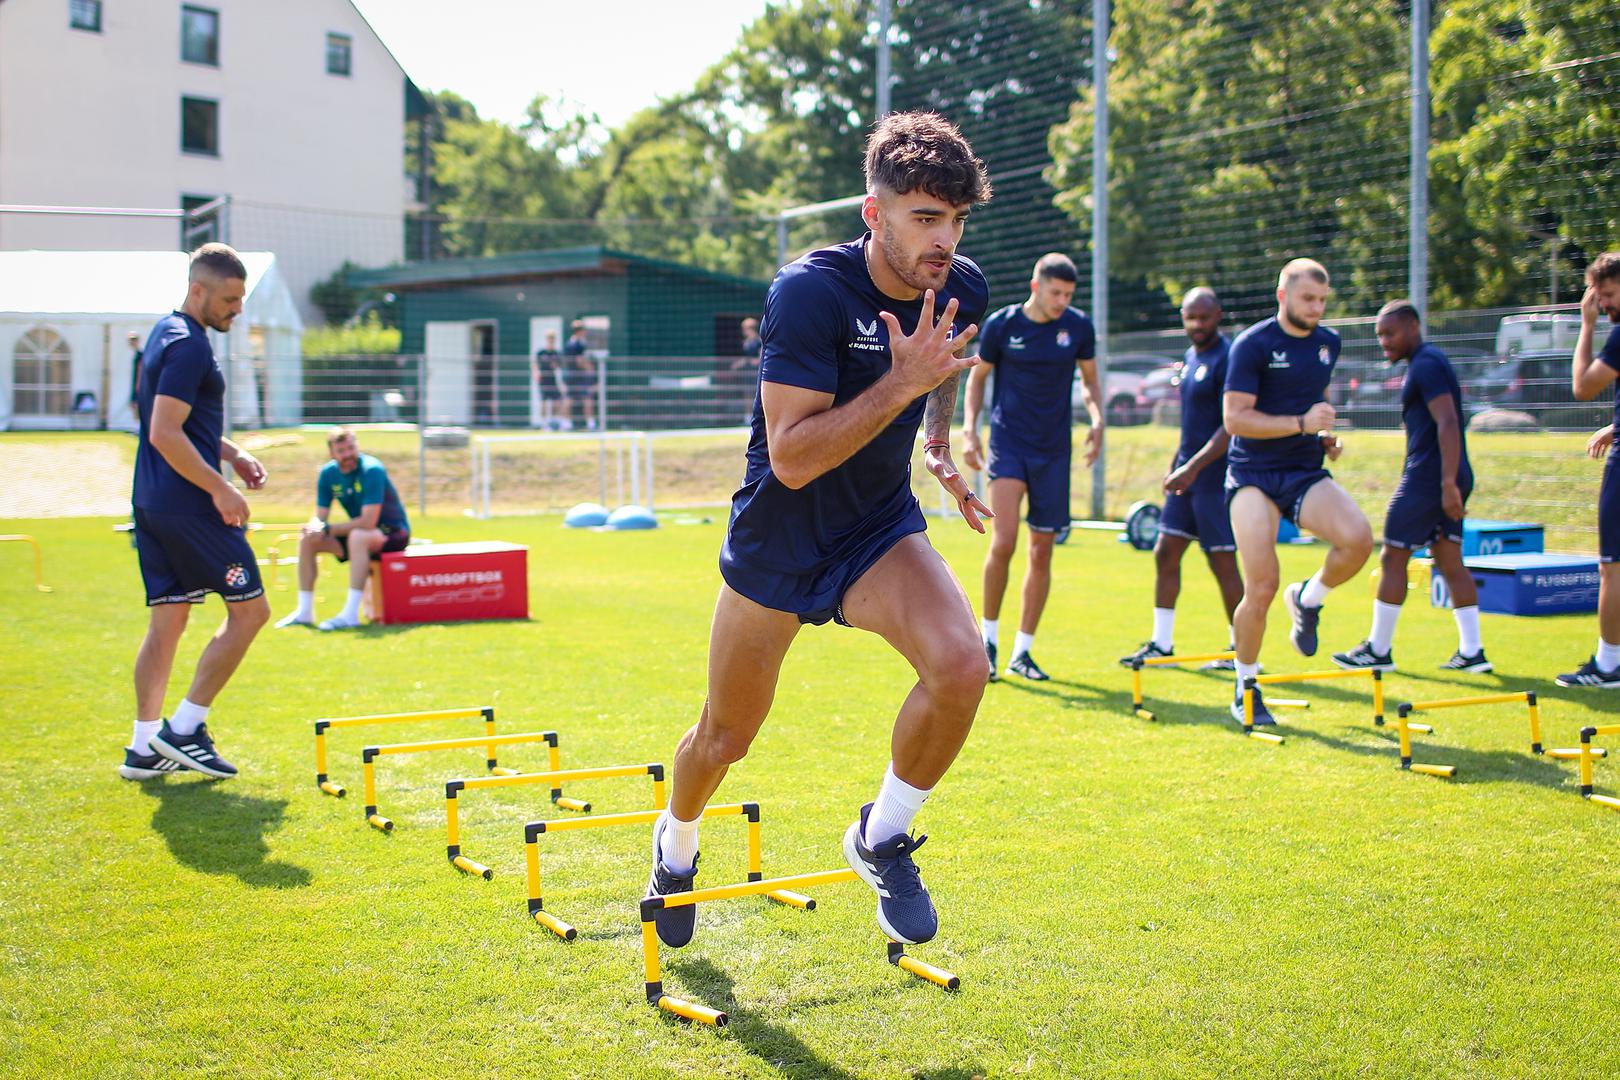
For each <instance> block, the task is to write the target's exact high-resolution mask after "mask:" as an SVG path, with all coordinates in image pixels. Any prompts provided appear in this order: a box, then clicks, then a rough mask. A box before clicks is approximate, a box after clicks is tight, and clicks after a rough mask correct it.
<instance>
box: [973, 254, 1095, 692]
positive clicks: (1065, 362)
mask: <svg viewBox="0 0 1620 1080" xmlns="http://www.w3.org/2000/svg"><path fill="white" fill-rule="evenodd" d="M1078 280H1079V274H1078V273H1077V272H1076V271H1075V268H1074V262H1073V261H1072V260H1071V259H1070V258H1069V257H1068V256H1067V255H1064V254H1061V253H1060V252H1051V253H1050V254H1046V255H1042V256H1041V257H1040V259H1038V260H1037V261H1036V263H1035V272H1034V274H1033V275H1032V276H1031V278H1030V282H1029V299H1027V300H1025V301H1024V302H1023V303H1021V304H1008V305H1007V306H1006V307H1004V308H1002V309H1001V310H999V311H997V312H996V313H995V314H994V315H991V316H990V317H989V318H988V319H986V320H985V321H984V329H983V330H981V331H980V332H979V359H980V360H981V361H983V363H981V364H979V365H978V366H976V367H975V368H974V369H973V370H972V372H970V373H969V375H968V387H967V402H966V404H965V407H964V408H965V411H964V423H963V432H962V440H963V447H962V461H963V463H964V464H965V465H967V466H968V467H969V468H970V469H984V468H985V467H986V462H985V457H984V446H983V445H982V444H981V443H980V441H979V415H980V413H981V411H982V410H983V408H984V384H985V383H986V382H988V381H989V373H990V370H991V368H994V369H995V372H996V382H995V392H994V395H993V400H992V401H991V404H990V459H989V468H988V472H989V474H990V509H991V512H993V513H994V514H995V520H994V523H993V524H992V526H991V537H990V550H989V552H988V553H987V554H986V555H985V559H984V619H983V621H982V624H981V625H982V630H983V634H984V651H985V655H986V657H987V658H988V659H989V667H990V679H991V681H992V682H993V681H995V678H996V647H997V644H998V636H999V626H1000V616H1001V598H1002V596H1003V594H1004V593H1005V592H1006V591H1007V569H1008V566H1009V565H1010V564H1011V562H1012V557H1013V552H1014V551H1016V550H1017V548H1018V511H1019V508H1020V507H1021V506H1022V504H1023V501H1024V495H1025V493H1026V492H1027V493H1028V494H1029V519H1028V520H1029V570H1028V571H1027V572H1026V573H1025V575H1024V595H1023V609H1022V611H1021V612H1020V613H1019V622H1018V637H1017V638H1015V639H1014V642H1013V650H1012V658H1011V660H1010V661H1009V662H1008V664H1007V671H1008V672H1009V673H1010V674H1013V675H1021V676H1023V677H1024V678H1026V679H1035V680H1037V681H1039V680H1044V679H1046V678H1047V675H1046V672H1044V671H1042V670H1041V669H1040V667H1039V665H1037V664H1036V663H1035V659H1034V657H1033V656H1031V655H1030V654H1031V650H1032V648H1033V646H1034V644H1035V628H1036V627H1037V626H1038V625H1039V624H1040V621H1041V612H1042V611H1043V610H1045V608H1046V597H1047V594H1048V593H1050V592H1051V590H1052V545H1053V544H1054V543H1055V542H1056V540H1057V535H1058V533H1059V532H1061V531H1062V530H1064V529H1067V528H1068V527H1069V470H1070V467H1071V461H1072V459H1073V451H1074V433H1073V428H1074V408H1073V405H1072V401H1073V397H1072V394H1071V389H1072V387H1073V385H1074V376H1075V370H1076V369H1077V368H1078V369H1079V373H1080V396H1081V398H1082V399H1083V400H1084V401H1085V403H1086V411H1087V412H1088V413H1089V414H1090V417H1091V428H1090V430H1089V431H1088V432H1087V434H1086V458H1085V461H1086V464H1087V465H1090V464H1091V463H1092V462H1093V461H1095V460H1096V459H1097V451H1098V450H1099V449H1101V447H1102V439H1103V410H1102V388H1101V387H1100V386H1099V385H1098V383H1097V363H1096V360H1095V357H1096V355H1097V331H1096V328H1095V327H1093V326H1092V323H1091V319H1090V318H1088V317H1087V316H1086V314H1085V313H1084V312H1081V311H1076V310H1075V309H1074V308H1072V307H1070V306H1069V302H1070V301H1071V300H1073V299H1074V287H1075V283H1076V282H1077V281H1078Z"/></svg>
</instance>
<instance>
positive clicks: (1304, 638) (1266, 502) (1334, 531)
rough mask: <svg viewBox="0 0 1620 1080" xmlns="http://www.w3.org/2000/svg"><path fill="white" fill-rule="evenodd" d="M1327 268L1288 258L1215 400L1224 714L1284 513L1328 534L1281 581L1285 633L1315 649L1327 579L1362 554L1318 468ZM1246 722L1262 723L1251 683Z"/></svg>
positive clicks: (1363, 522) (1257, 630)
mask: <svg viewBox="0 0 1620 1080" xmlns="http://www.w3.org/2000/svg"><path fill="white" fill-rule="evenodd" d="M1327 297H1328V275H1327V271H1326V270H1325V269H1323V268H1322V265H1321V264H1320V263H1317V262H1315V261H1313V260H1311V259H1294V260H1293V261H1291V262H1290V263H1288V265H1286V266H1284V267H1283V269H1282V273H1281V274H1280V275H1278V279H1277V314H1276V315H1275V316H1274V317H1272V318H1270V319H1266V320H1265V321H1264V322H1260V323H1256V324H1255V325H1253V326H1251V327H1249V328H1248V329H1247V330H1245V331H1243V333H1241V334H1239V335H1238V337H1237V340H1236V341H1234V342H1232V351H1231V354H1230V356H1229V357H1228V360H1227V372H1226V393H1225V395H1224V398H1223V410H1224V415H1225V420H1226V430H1227V431H1228V432H1230V433H1231V435H1232V445H1231V448H1230V450H1229V451H1228V452H1227V458H1226V462H1227V464H1226V493H1227V505H1228V507H1229V508H1230V513H1231V518H1232V534H1233V536H1234V537H1236V539H1237V546H1238V558H1239V559H1240V560H1241V562H1242V564H1243V602H1242V603H1240V604H1239V605H1238V608H1237V612H1236V616H1235V618H1234V619H1233V622H1232V632H1233V637H1234V638H1235V639H1236V640H1235V642H1234V644H1235V646H1236V653H1237V661H1236V664H1235V666H1236V668H1237V692H1236V694H1235V695H1234V696H1233V702H1232V715H1233V717H1234V718H1236V719H1238V720H1240V721H1241V720H1242V718H1243V683H1244V680H1246V679H1251V678H1254V677H1255V676H1256V675H1258V674H1259V671H1260V645H1261V642H1262V641H1263V640H1264V638H1265V633H1266V612H1267V611H1268V610H1269V609H1270V607H1271V601H1272V600H1273V599H1274V598H1275V597H1276V595H1277V587H1278V575H1279V569H1278V564H1277V525H1278V520H1279V518H1282V517H1286V518H1288V519H1289V520H1290V521H1293V522H1295V523H1297V524H1298V525H1299V526H1300V528H1302V529H1306V530H1308V531H1310V532H1311V533H1313V534H1315V535H1316V536H1317V537H1318V538H1320V539H1322V540H1325V541H1327V543H1328V544H1329V545H1330V547H1329V550H1328V554H1327V559H1326V560H1325V561H1324V562H1323V564H1322V569H1320V570H1318V571H1317V572H1316V573H1315V574H1313V575H1312V576H1311V577H1310V579H1309V580H1307V581H1302V582H1296V583H1295V584H1293V585H1290V586H1288V590H1287V592H1286V593H1285V595H1284V599H1285V601H1286V603H1287V604H1288V610H1289V614H1290V615H1291V616H1293V623H1294V625H1293V629H1292V631H1291V632H1290V634H1289V639H1290V640H1291V641H1292V642H1293V644H1294V648H1296V649H1297V650H1299V652H1300V653H1301V654H1302V655H1304V656H1314V655H1315V654H1316V644H1317V642H1316V629H1317V621H1318V619H1319V618H1320V616H1321V611H1322V603H1323V601H1325V600H1326V599H1327V595H1328V590H1330V589H1332V588H1333V587H1334V586H1336V585H1342V584H1343V583H1344V582H1346V581H1349V580H1350V579H1351V578H1352V577H1354V576H1355V575H1356V572H1357V571H1358V570H1360V569H1361V567H1362V564H1363V563H1365V562H1366V561H1367V556H1368V555H1370V554H1372V546H1373V541H1372V528H1371V526H1369V525H1368V524H1367V516H1366V515H1365V514H1363V513H1362V512H1361V509H1360V508H1359V507H1358V506H1356V503H1355V500H1353V499H1351V498H1350V496H1349V495H1348V494H1346V493H1345V491H1344V489H1343V488H1341V487H1340V486H1339V485H1338V484H1337V483H1336V482H1335V481H1334V480H1333V478H1332V476H1331V475H1329V473H1328V471H1327V469H1325V468H1323V457H1324V456H1327V457H1330V458H1337V457H1338V456H1339V453H1340V449H1341V446H1340V443H1339V441H1338V439H1337V438H1336V437H1335V436H1334V435H1333V434H1332V427H1333V422H1334V419H1335V416H1336V414H1335V412H1334V409H1333V406H1332V405H1330V404H1329V403H1328V401H1327V387H1328V381H1329V380H1330V379H1331V378H1332V377H1333V366H1334V365H1335V364H1336V363H1337V362H1338V360H1339V335H1338V334H1336V333H1334V332H1333V331H1332V330H1329V329H1328V328H1327V327H1325V326H1322V325H1321V321H1322V315H1323V312H1324V311H1325V310H1326V307H1327ZM1254 711H1255V722H1256V723H1260V724H1269V723H1272V722H1273V721H1272V718H1271V714H1270V713H1269V712H1268V711H1267V710H1266V707H1265V704H1264V702H1263V701H1262V700H1261V695H1260V693H1259V691H1258V690H1257V691H1256V692H1255V696H1254Z"/></svg>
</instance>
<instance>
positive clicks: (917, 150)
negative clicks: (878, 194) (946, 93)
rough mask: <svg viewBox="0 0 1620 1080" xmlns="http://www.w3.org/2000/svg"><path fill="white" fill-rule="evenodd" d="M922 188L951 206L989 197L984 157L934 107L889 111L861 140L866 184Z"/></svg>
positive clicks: (872, 188)
mask: <svg viewBox="0 0 1620 1080" xmlns="http://www.w3.org/2000/svg"><path fill="white" fill-rule="evenodd" d="M880 188H886V189H888V190H889V191H894V192H898V193H901V194H904V193H906V192H909V191H918V190H921V191H924V192H926V193H927V194H929V195H932V196H933V197H934V198H936V199H941V200H943V201H944V202H947V203H950V204H951V205H952V206H969V205H976V204H978V203H984V202H989V201H990V177H989V175H988V174H987V173H986V172H985V168H984V162H983V161H981V160H980V159H979V158H977V157H975V156H974V153H973V147H971V146H969V145H968V141H967V140H966V139H964V138H963V137H962V133H961V131H959V130H957V127H956V125H955V124H953V123H951V122H950V121H949V120H947V119H945V118H944V117H943V116H941V115H939V113H936V112H925V111H921V110H917V111H912V112H897V113H890V114H889V115H888V116H885V117H884V118H883V119H882V120H881V121H879V122H878V125H877V127H875V128H873V129H872V134H871V135H869V136H868V137H867V139H866V189H867V190H868V191H873V192H875V191H877V190H878V189H880Z"/></svg>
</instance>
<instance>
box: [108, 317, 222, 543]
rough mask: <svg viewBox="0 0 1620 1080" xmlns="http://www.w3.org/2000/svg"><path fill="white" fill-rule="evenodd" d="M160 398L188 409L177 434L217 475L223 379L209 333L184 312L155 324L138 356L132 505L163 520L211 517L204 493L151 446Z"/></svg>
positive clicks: (211, 505)
mask: <svg viewBox="0 0 1620 1080" xmlns="http://www.w3.org/2000/svg"><path fill="white" fill-rule="evenodd" d="M159 394H162V395H164V396H165V397H172V398H178V399H179V400H181V401H184V402H185V403H186V404H188V405H190V406H191V415H189V416H187V417H186V422H185V423H184V424H183V425H181V430H182V431H184V432H185V433H186V438H188V439H190V440H191V445H192V446H195V447H196V448H197V453H199V454H201V455H202V459H203V460H204V461H206V462H207V463H208V467H209V468H211V469H218V468H219V440H220V439H221V438H223V437H224V435H225V373H224V372H223V371H221V370H220V368H219V363H218V362H217V361H216V360H215V359H214V348H213V346H212V345H210V344H209V343H208V332H207V331H205V330H204V329H203V327H202V324H201V323H199V322H198V321H197V320H196V319H193V318H192V317H191V316H190V315H186V314H184V313H183V312H179V311H176V312H173V313H172V314H169V315H165V316H163V318H161V319H159V320H158V323H157V325H156V326H154V327H153V328H152V333H151V336H149V337H148V338H147V339H146V350H145V351H144V352H143V353H141V379H140V393H139V395H138V397H139V403H140V413H141V441H140V444H139V446H137V448H136V450H135V493H134V495H133V497H132V498H131V501H132V502H133V503H134V504H135V505H136V506H138V507H140V508H141V509H142V510H156V511H159V512H161V513H165V514H212V513H215V510H214V500H213V498H212V497H211V496H210V495H209V494H208V492H206V491H204V490H203V489H202V488H200V487H198V486H197V485H196V484H193V483H192V482H191V481H190V480H187V479H186V478H185V477H183V476H181V475H180V474H179V473H177V472H175V471H174V466H172V465H170V464H169V462H168V460H167V459H166V458H164V456H163V455H162V454H160V453H158V451H157V449H156V448H155V447H154V446H153V445H152V441H151V436H152V402H153V399H154V398H156V397H157V396H158V395H159Z"/></svg>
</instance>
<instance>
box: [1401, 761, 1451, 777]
mask: <svg viewBox="0 0 1620 1080" xmlns="http://www.w3.org/2000/svg"><path fill="white" fill-rule="evenodd" d="M1405 768H1406V769H1407V771H1408V772H1415V773H1422V774H1423V775H1424V776H1456V775H1457V766H1455V765H1424V764H1423V763H1421V762H1417V761H1414V762H1413V763H1412V764H1410V765H1407V766H1405Z"/></svg>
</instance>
